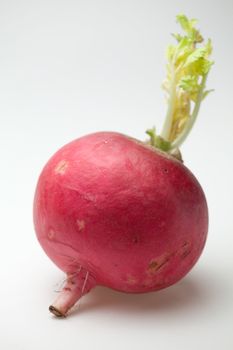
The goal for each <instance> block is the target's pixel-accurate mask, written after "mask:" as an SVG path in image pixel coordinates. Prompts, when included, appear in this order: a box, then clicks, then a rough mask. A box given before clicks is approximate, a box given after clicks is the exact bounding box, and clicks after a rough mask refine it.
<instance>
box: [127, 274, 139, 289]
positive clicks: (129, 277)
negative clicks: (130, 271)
mask: <svg viewBox="0 0 233 350" xmlns="http://www.w3.org/2000/svg"><path fill="white" fill-rule="evenodd" d="M126 282H127V284H129V285H131V286H133V285H135V284H136V283H137V279H136V278H135V277H134V276H132V275H127V280H126Z"/></svg>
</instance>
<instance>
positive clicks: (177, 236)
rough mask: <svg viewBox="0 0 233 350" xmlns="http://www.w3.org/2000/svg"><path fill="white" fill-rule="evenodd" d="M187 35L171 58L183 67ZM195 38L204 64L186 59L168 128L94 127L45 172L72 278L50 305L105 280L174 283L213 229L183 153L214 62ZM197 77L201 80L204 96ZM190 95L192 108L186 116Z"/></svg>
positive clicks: (47, 198) (124, 286)
mask: <svg viewBox="0 0 233 350" xmlns="http://www.w3.org/2000/svg"><path fill="white" fill-rule="evenodd" d="M178 20H179V22H180V23H181V24H182V26H183V27H184V25H183V23H184V21H186V22H185V23H186V24H189V28H188V29H186V32H187V35H186V36H185V37H184V38H188V37H189V35H191V34H190V33H191V32H190V31H192V35H193V34H195V35H196V37H194V36H193V37H194V39H195V38H196V39H197V38H198V35H200V34H199V32H198V31H197V30H196V29H195V28H194V21H193V20H191V21H189V20H188V19H187V18H186V17H185V16H183V15H180V16H178ZM194 39H193V40H194ZM181 40H182V39H180V37H179V40H178V41H179V43H178V46H177V47H176V50H177V51H174V50H175V49H174V47H173V51H174V52H173V56H172V57H171V58H170V60H171V61H172V64H173V66H174V67H176V63H177V61H176V60H177V59H179V55H181V51H180V50H181V49H182V48H181V49H180V48H179V45H180V41H181ZM190 40H191V39H190ZM196 42H198V40H196ZM196 42H195V45H196ZM187 45H188V44H187ZM208 45H209V46H208ZM188 48H190V50H191V51H190V54H189V56H187V57H186V61H185V62H184V65H185V64H186V65H187V60H188V59H189V60H190V61H191V63H190V67H189V69H191V71H192V72H193V69H194V65H195V67H196V66H197V67H199V73H198V74H199V75H198V76H197V79H196V78H195V76H194V78H195V79H196V85H195V84H194V78H190V74H189V73H190V72H189V70H188V66H186V68H185V67H183V68H182V69H183V70H184V74H183V75H182V74H181V73H182V71H179V70H178V71H176V74H178V73H179V81H176V92H175V96H174V95H173V96H170V101H169V106H170V107H169V112H168V115H167V119H166V122H165V127H164V130H163V133H162V135H161V136H157V135H156V134H155V130H154V129H153V130H149V131H148V134H149V135H150V137H151V139H150V142H149V143H150V144H148V143H147V144H146V143H143V142H140V141H138V140H136V139H133V138H130V137H128V136H125V135H122V134H119V133H114V132H99V133H94V134H90V135H87V136H84V137H82V138H79V139H77V140H75V141H73V142H71V143H69V144H67V145H65V146H64V147H63V148H61V149H60V150H59V151H58V152H57V153H55V155H54V156H53V157H52V158H51V159H50V160H49V161H48V163H47V164H46V165H45V167H44V169H43V171H42V173H41V175H40V178H39V181H38V185H37V189H36V194H35V199H34V223H35V230H36V233H37V237H38V240H39V242H40V244H41V246H42V247H43V249H44V250H45V252H46V254H47V255H48V256H49V257H50V258H51V259H52V260H53V261H54V263H55V264H56V265H57V266H58V267H59V268H60V269H62V270H63V271H64V272H65V273H66V274H67V281H66V285H65V287H64V288H63V290H62V291H61V292H60V294H59V296H58V298H57V300H56V301H55V302H54V303H53V305H52V306H50V311H51V312H53V313H54V314H55V315H56V316H65V315H66V314H67V312H68V311H69V309H70V308H71V307H72V306H73V305H74V304H75V303H76V302H77V300H79V299H80V297H81V296H82V295H84V294H86V293H87V292H89V291H90V290H91V289H92V288H93V287H95V286H96V285H104V286H107V287H110V288H113V289H116V290H119V291H123V292H130V293H141V292H150V291H155V290H158V289H161V288H165V287H168V286H169V285H172V284H174V283H176V282H177V281H178V280H180V279H181V278H182V277H183V276H185V275H186V274H187V273H188V271H189V270H190V269H191V268H192V267H193V265H194V264H195V263H196V261H197V260H198V258H199V256H200V254H201V252H202V250H203V247H204V244H205V241H206V236H207V231H208V209H207V204H206V200H205V196H204V193H203V191H202V188H201V186H200V184H199V183H198V181H197V179H196V178H195V177H194V176H193V175H192V173H191V172H190V171H189V170H188V169H187V168H186V167H185V166H184V165H183V163H182V162H181V160H178V159H176V158H175V156H174V154H176V155H177V154H178V155H179V152H178V148H177V147H178V146H180V144H181V142H182V141H183V140H184V138H185V137H186V135H187V133H188V132H189V131H190V129H191V127H192V124H193V122H194V120H195V119H196V115H197V112H198V109H199V105H200V101H201V100H202V99H203V96H204V95H205V94H206V91H204V87H205V81H206V77H207V73H208V70H207V71H206V70H205V71H204V68H203V72H202V71H201V70H200V65H201V64H202V65H203V62H209V61H208V60H207V53H208V52H210V43H209V42H208V44H206V46H205V47H204V48H205V49H206V52H205V57H204V56H203V55H202V56H200V57H201V59H200V57H199V58H198V57H196V59H193V60H192V54H193V52H196V53H197V51H198V50H199V49H198V48H196V47H195V46H193V41H192V45H191V43H190V47H189V46H188ZM202 49H203V48H202ZM170 50H172V49H170ZM208 50H209V51H208ZM186 51H187V47H186ZM202 51H203V50H202ZM174 55H175V56H176V58H174ZM196 56H198V55H197V54H196ZM190 57H191V58H190ZM180 64H181V63H180ZM205 64H206V63H205ZM209 66H210V65H209ZM174 67H173V68H174ZM181 67H182V65H181ZM201 67H202V66H201ZM179 69H181V68H179ZM205 69H206V66H205ZM177 72H178V73H177ZM200 72H201V73H200ZM174 77H175V78H177V76H176V75H175V76H174ZM174 77H173V78H174ZM168 78H169V76H168ZM199 78H201V79H202V80H201V81H199ZM168 80H169V79H168ZM168 80H167V82H166V83H165V89H166V90H167V91H168V93H169V94H170V90H169V89H170V88H171V89H173V88H174V87H173V85H172V84H173V83H172V84H170V85H171V86H170V87H169V84H168V83H169V81H168ZM173 80H174V79H172V81H173ZM191 81H192V84H191ZM178 82H179V84H178ZM185 84H186V85H187V86H185ZM194 85H195V86H194ZM193 86H194V87H195V89H197V87H199V90H195V91H196V95H195V97H194V91H193V90H192V89H191V88H192V87H193ZM173 94H174V91H173ZM176 94H177V95H176ZM170 95H171V94H170ZM184 101H185V103H186V104H187V103H188V104H189V106H188V107H189V108H188V109H187V110H185V109H184V108H183V110H182V111H183V114H182V115H181V116H180V117H179V113H178V112H179V108H181V107H182V106H183V107H184V105H182V103H183V102H184ZM191 101H193V102H194V104H195V106H194V108H193V113H192V114H191V112H190V110H191V109H190V107H191V105H190V104H191ZM171 105H172V107H171ZM187 111H188V113H189V114H187ZM159 148H160V149H159ZM178 158H179V157H178Z"/></svg>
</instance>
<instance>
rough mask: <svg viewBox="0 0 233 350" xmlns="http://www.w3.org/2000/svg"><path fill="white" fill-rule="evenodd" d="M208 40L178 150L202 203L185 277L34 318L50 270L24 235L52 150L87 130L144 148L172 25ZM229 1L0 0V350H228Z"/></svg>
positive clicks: (156, 120) (43, 304) (43, 307)
mask: <svg viewBox="0 0 233 350" xmlns="http://www.w3.org/2000/svg"><path fill="white" fill-rule="evenodd" d="M179 12H184V13H186V14H187V15H188V16H191V17H197V18H198V19H199V20H200V22H199V25H200V28H201V30H202V32H203V34H204V35H205V37H208V36H210V37H211V38H212V39H213V44H214V48H215V52H214V58H215V61H216V64H215V67H214V68H213V71H212V73H211V76H210V78H209V81H208V86H209V87H210V88H212V87H214V88H215V89H216V92H215V93H213V94H212V95H211V96H209V97H208V99H207V100H206V101H205V102H204V103H203V106H202V108H201V113H200V116H199V119H198V122H197V124H196V125H195V128H194V130H193V132H192V135H190V138H189V140H188V141H187V142H186V144H185V145H184V146H183V149H182V151H183V156H184V159H185V162H186V164H187V165H188V167H189V168H190V169H191V170H192V171H193V172H194V174H195V175H196V176H197V177H198V179H199V180H200V182H201V184H202V186H203V188H204V190H205V192H206V196H207V199H208V203H209V210H210V230H209V238H208V242H207V245H206V249H205V251H204V253H203V255H202V257H201V259H200V260H199V262H198V264H197V265H196V267H195V268H194V269H193V270H192V272H191V273H190V274H189V275H188V276H187V277H186V278H185V279H183V280H182V281H181V282H180V283H178V284H177V285H175V286H173V287H171V288H169V289H167V290H164V291H161V292H157V293H151V294H146V295H125V294H121V293H117V292H114V291H111V290H107V289H104V288H97V289H96V290H94V291H92V292H91V293H90V295H88V296H86V297H85V298H83V300H82V302H81V306H80V307H79V309H78V311H77V312H74V313H73V314H72V315H70V316H69V318H67V319H66V320H57V319H54V318H53V317H52V316H51V315H50V314H49V313H48V311H47V307H48V305H49V303H50V302H51V301H52V300H53V298H54V296H55V293H54V290H55V289H56V288H59V286H57V285H56V284H57V283H59V282H62V278H63V274H62V272H60V271H59V270H58V269H57V268H56V267H55V266H54V265H53V264H52V263H51V262H50V261H49V260H48V258H47V257H46V256H45V255H44V253H43V251H42V250H41V248H40V246H39V244H38V243H37V241H36V238H35V235H34V232H33V225H32V200H33V194H34V188H35V185H36V181H37V177H38V175H39V172H40V171H41V168H42V166H43V165H44V163H45V162H46V161H47V159H48V158H49V157H50V156H51V155H52V154H53V153H54V152H55V151H56V149H57V148H58V147H60V146H62V145H63V144H64V143H66V142H68V141H70V140H72V139H74V138H76V137H79V136H81V135H83V134H86V133H89V132H92V131H95V130H116V131H120V132H124V133H126V134H131V135H132V136H134V137H138V138H140V139H144V137H145V135H144V130H145V129H146V128H148V127H151V126H153V125H154V124H156V125H157V127H158V128H159V127H161V123H162V118H163V116H164V114H165V108H166V107H165V103H164V98H163V93H162V91H161V89H160V85H161V81H162V80H163V78H164V74H165V70H164V63H165V60H164V50H165V47H166V45H167V43H168V42H172V40H173V39H172V38H171V37H170V33H171V32H174V31H176V30H177V28H178V27H177V26H176V24H175V20H174V19H175V15H176V14H177V13H179ZM232 13H233V2H232V1H231V0H229V1H227V0H221V1H197V0H195V1H175V0H173V1H168V0H163V1H153V0H141V1H139V0H134V1H133V0H131V1H130V0H116V1H114V0H105V1H104V0H102V1H99V0H85V1H84V0H83V1H81V0H80V1H78V0H76V1H72V0H63V1H55V0H54V1H52V0H40V1H29V0H28V1H25V0H24V1H23V0H22V1H16V0H15V1H13V0H1V2H0V48H1V55H0V124H1V125H0V132H1V135H0V143H1V147H0V157H1V158H0V159H1V175H0V176H1V181H0V205H1V246H0V260H1V261H0V266H1V267H0V268H1V274H0V276H1V289H0V299H1V318H0V348H1V349H4V350H13V349H17V350H29V349H32V348H33V349H34V350H37V349H56V350H60V349H82V350H85V349H97V350H98V349H101V350H105V349H134V350H136V349H148V350H149V349H160V350H163V349H164V350H167V349H179V350H183V349H189V350H194V349H195V350H196V349H210V350H215V349H216V350H217V349H223V350H231V349H233V335H232V334H233V332H232V325H233V303H232V295H233V281H232V275H233V274H232V272H233V269H232V268H233V255H232V243H233V238H232V237H233V234H232V232H233V224H232V222H233V221H232V196H233V188H232V178H233V162H232V156H233V154H232V153H233V152H232V151H233V142H232V131H233V116H232V100H233V98H232V78H233V74H232V72H233V70H232V62H233V47H232V36H233V21H232Z"/></svg>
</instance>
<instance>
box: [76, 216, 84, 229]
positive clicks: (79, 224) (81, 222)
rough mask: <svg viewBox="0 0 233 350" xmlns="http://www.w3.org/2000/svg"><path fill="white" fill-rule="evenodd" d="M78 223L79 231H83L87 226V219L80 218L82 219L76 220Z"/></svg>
mask: <svg viewBox="0 0 233 350" xmlns="http://www.w3.org/2000/svg"><path fill="white" fill-rule="evenodd" d="M76 223H77V225H78V230H79V231H83V230H84V228H85V225H86V224H85V221H84V220H80V219H77V221H76Z"/></svg>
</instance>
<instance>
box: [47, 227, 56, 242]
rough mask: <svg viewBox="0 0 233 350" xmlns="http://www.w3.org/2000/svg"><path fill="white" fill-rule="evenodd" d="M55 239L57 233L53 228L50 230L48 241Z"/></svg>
mask: <svg viewBox="0 0 233 350" xmlns="http://www.w3.org/2000/svg"><path fill="white" fill-rule="evenodd" d="M54 237H55V231H54V230H53V229H52V228H50V229H49V231H48V239H50V240H52V239H54Z"/></svg>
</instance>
